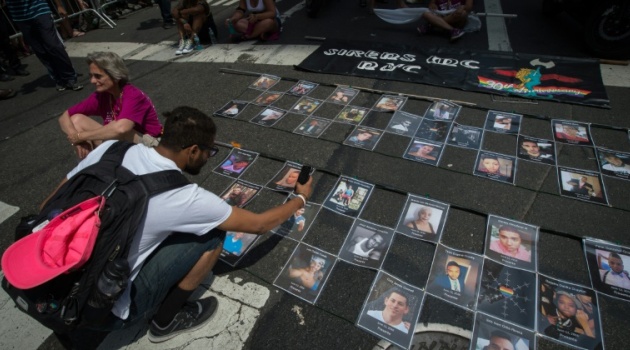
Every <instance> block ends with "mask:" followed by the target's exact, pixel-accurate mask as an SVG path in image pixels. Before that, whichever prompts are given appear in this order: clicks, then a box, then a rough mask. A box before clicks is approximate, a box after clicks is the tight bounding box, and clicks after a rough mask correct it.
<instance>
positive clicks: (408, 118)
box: [385, 111, 422, 136]
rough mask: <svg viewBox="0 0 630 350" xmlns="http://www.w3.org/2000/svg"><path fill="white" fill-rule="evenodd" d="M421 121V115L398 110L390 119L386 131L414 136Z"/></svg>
mask: <svg viewBox="0 0 630 350" xmlns="http://www.w3.org/2000/svg"><path fill="white" fill-rule="evenodd" d="M421 121H422V117H421V116H419V115H415V114H411V113H407V112H403V111H396V112H394V114H393V115H392V119H391V120H390V121H389V124H388V125H387V128H386V129H385V131H387V132H391V133H392V134H398V135H403V136H413V135H415V133H416V130H418V127H419V126H420V122H421Z"/></svg>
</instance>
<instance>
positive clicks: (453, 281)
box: [434, 261, 464, 292]
mask: <svg viewBox="0 0 630 350" xmlns="http://www.w3.org/2000/svg"><path fill="white" fill-rule="evenodd" d="M461 270H462V269H461V267H460V266H459V264H458V263H457V262H455V261H449V262H448V263H446V270H445V271H444V274H443V275H440V276H437V277H436V278H435V282H434V283H435V284H436V285H438V286H440V287H442V288H444V289H449V290H452V291H454V292H461V291H462V288H463V287H462V286H463V284H464V275H462V274H461V272H462V271H461Z"/></svg>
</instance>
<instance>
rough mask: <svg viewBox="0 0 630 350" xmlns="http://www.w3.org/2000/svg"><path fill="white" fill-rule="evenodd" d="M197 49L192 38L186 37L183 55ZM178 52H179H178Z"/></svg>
mask: <svg viewBox="0 0 630 350" xmlns="http://www.w3.org/2000/svg"><path fill="white" fill-rule="evenodd" d="M194 49H195V45H194V44H193V41H192V39H184V48H182V51H181V52H182V53H181V54H182V55H185V54H188V53H191V52H192V51H193V50H194ZM176 54H177V52H176Z"/></svg>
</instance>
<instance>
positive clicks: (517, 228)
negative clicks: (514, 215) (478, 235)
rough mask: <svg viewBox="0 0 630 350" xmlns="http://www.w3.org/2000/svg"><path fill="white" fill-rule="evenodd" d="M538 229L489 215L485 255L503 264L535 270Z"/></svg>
mask: <svg viewBox="0 0 630 350" xmlns="http://www.w3.org/2000/svg"><path fill="white" fill-rule="evenodd" d="M538 231H539V230H538V227H537V226H534V225H530V224H527V223H524V222H520V221H516V220H512V219H508V218H503V217H500V216H496V215H489V216H488V223H487V229H486V255H487V256H488V257H490V258H491V259H493V260H495V261H498V262H500V263H502V264H504V265H508V266H514V267H519V268H523V269H527V270H530V271H535V270H536V264H535V260H536V259H535V256H536V247H537V245H536V243H537V241H538Z"/></svg>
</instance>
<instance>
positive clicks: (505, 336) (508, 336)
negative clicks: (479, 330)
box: [489, 331, 514, 346]
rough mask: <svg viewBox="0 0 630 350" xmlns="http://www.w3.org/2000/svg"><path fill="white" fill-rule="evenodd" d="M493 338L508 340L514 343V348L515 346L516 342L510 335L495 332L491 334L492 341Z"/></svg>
mask: <svg viewBox="0 0 630 350" xmlns="http://www.w3.org/2000/svg"><path fill="white" fill-rule="evenodd" d="M492 338H502V339H506V340H508V341H509V342H510V343H512V346H514V342H513V341H512V337H510V335H509V334H507V333H505V332H503V331H494V332H492V333H490V339H489V340H491V339H492Z"/></svg>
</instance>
